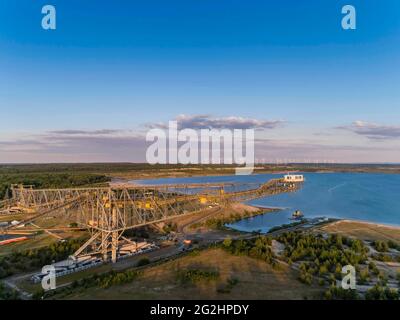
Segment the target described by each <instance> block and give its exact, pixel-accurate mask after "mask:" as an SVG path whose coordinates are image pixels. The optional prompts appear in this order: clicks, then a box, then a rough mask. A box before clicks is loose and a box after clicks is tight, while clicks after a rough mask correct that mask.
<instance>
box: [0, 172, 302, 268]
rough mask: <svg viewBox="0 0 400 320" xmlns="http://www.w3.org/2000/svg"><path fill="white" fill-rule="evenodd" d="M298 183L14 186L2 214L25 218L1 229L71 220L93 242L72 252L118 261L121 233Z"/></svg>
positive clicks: (45, 226) (0, 205)
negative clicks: (67, 186)
mask: <svg viewBox="0 0 400 320" xmlns="http://www.w3.org/2000/svg"><path fill="white" fill-rule="evenodd" d="M298 185H299V184H296V183H285V182H284V181H283V179H272V180H270V181H268V182H266V183H264V184H235V183H223V184H218V183H217V184H179V185H177V184H174V185H144V186H129V185H128V186H127V185H121V186H118V185H115V186H109V187H97V188H96V187H94V188H66V189H34V188H33V187H32V186H22V185H13V186H12V198H11V199H8V200H4V201H2V202H0V213H1V212H3V213H6V212H8V213H12V212H16V211H19V212H23V213H24V214H25V217H26V218H25V219H24V220H22V221H20V222H18V223H17V224H14V225H9V226H7V227H5V228H3V229H2V232H3V233H7V232H10V233H11V232H12V231H13V230H14V229H16V228H18V227H23V226H26V225H29V224H33V223H34V224H35V226H36V227H38V228H42V230H46V229H49V230H50V229H51V228H54V225H65V224H66V223H71V222H73V223H74V224H76V225H77V226H78V227H80V228H87V229H88V230H89V232H90V238H89V240H87V241H86V243H84V244H83V245H82V246H81V248H79V249H78V250H77V251H76V252H75V253H74V255H73V257H74V258H76V259H77V258H79V257H80V256H85V255H99V256H101V257H102V259H103V260H104V261H109V260H111V261H112V262H116V260H117V253H118V246H119V242H120V241H130V240H129V239H127V238H125V237H124V235H123V233H124V231H126V230H129V229H133V228H138V227H142V226H146V225H150V224H154V223H158V222H163V221H167V220H171V219H175V218H179V217H181V216H185V215H189V214H194V213H198V212H201V211H204V210H207V209H208V208H209V207H210V206H214V207H215V206H224V205H226V204H228V203H229V202H233V201H244V200H251V199H255V198H260V197H265V196H268V195H272V194H276V193H281V192H291V191H295V190H297V188H298Z"/></svg>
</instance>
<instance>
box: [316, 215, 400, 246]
mask: <svg viewBox="0 0 400 320" xmlns="http://www.w3.org/2000/svg"><path fill="white" fill-rule="evenodd" d="M320 230H321V231H323V232H328V233H338V234H342V235H344V236H350V237H356V238H358V239H362V240H392V241H395V242H397V243H400V228H398V227H390V226H384V225H380V224H375V223H368V222H358V221H351V220H340V221H337V222H333V223H330V224H328V225H325V226H323V227H321V228H320Z"/></svg>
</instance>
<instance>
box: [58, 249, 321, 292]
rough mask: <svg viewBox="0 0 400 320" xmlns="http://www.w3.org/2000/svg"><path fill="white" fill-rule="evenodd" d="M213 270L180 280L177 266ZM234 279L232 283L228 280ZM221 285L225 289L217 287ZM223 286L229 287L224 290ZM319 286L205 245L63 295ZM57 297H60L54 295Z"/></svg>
mask: <svg viewBox="0 0 400 320" xmlns="http://www.w3.org/2000/svg"><path fill="white" fill-rule="evenodd" d="M188 269H196V270H210V269H211V270H217V271H218V273H219V276H218V278H217V279H214V280H201V281H196V282H195V283H181V282H180V281H179V280H178V278H177V273H178V270H188ZM230 279H236V280H235V282H237V283H235V285H233V286H231V287H230V286H229V285H227V284H228V281H229V280H230ZM222 288H225V290H222V291H226V292H225V293H222V292H221V289H222ZM227 288H229V289H228V290H227ZM321 292H322V288H320V287H315V286H314V287H313V286H307V285H304V284H302V283H300V282H299V281H298V280H297V279H296V273H295V272H294V271H292V270H290V269H289V268H288V267H287V266H285V265H280V267H279V269H273V268H272V267H271V266H270V265H269V264H267V263H266V262H264V261H260V260H256V259H253V258H249V257H245V256H234V255H231V254H229V253H227V252H225V251H223V250H222V249H207V250H204V251H200V252H198V253H197V254H191V255H188V256H184V257H182V258H179V259H177V260H174V261H170V262H167V263H164V264H161V265H157V266H153V267H149V268H146V269H144V270H143V272H142V274H141V275H140V276H139V278H137V279H136V280H134V281H132V282H131V283H128V284H124V285H118V286H112V287H110V288H108V289H101V288H97V287H96V288H94V287H93V288H87V289H85V288H82V289H76V291H74V292H73V293H72V294H70V295H68V296H66V297H63V298H67V299H304V298H308V299H312V298H317V297H320V295H321ZM55 298H61V297H57V296H56V297H55Z"/></svg>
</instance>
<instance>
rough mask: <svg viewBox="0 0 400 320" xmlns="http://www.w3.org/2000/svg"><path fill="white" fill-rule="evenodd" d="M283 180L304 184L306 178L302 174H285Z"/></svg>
mask: <svg viewBox="0 0 400 320" xmlns="http://www.w3.org/2000/svg"><path fill="white" fill-rule="evenodd" d="M283 180H284V181H285V182H303V181H304V176H303V175H302V174H285V175H284V176H283Z"/></svg>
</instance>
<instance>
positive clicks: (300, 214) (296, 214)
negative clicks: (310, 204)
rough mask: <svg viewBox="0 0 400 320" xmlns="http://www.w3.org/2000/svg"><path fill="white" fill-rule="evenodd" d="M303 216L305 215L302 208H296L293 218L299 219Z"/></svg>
mask: <svg viewBox="0 0 400 320" xmlns="http://www.w3.org/2000/svg"><path fill="white" fill-rule="evenodd" d="M303 217H304V214H303V213H302V212H301V211H300V210H296V211H295V212H293V214H292V218H291V219H292V220H297V219H301V218H303Z"/></svg>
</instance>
